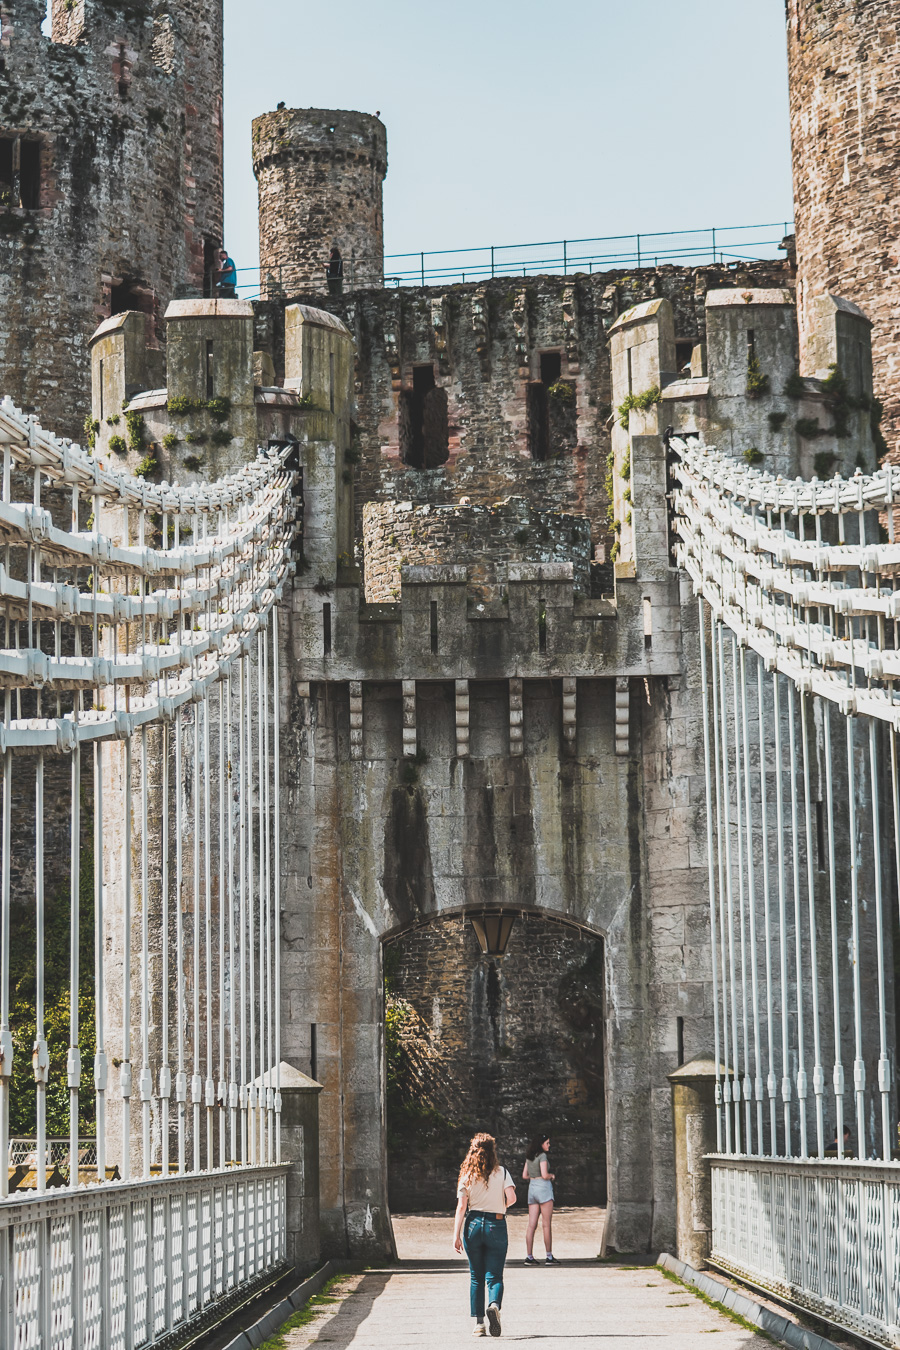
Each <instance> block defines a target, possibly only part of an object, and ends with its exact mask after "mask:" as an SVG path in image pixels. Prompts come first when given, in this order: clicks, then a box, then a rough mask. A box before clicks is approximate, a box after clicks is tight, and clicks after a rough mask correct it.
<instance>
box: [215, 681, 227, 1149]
mask: <svg viewBox="0 0 900 1350" xmlns="http://www.w3.org/2000/svg"><path fill="white" fill-rule="evenodd" d="M217 688H218V692H219V854H218V856H219V1081H218V1083H217V1084H216V1103H217V1107H216V1110H217V1115H218V1118H219V1166H220V1167H224V1166H225V1161H226V1159H227V1157H228V1152H227V1142H226V1131H225V1125H226V1111H227V1107H228V1082H227V1079H226V1075H225V1052H226V1045H225V906H226V895H227V891H226V888H225V864H226V858H227V854H226V849H225V837H226V836H225V796H226V789H227V786H228V766H227V763H226V760H225V683H224V681H222V680H220V681H219V683H218V685H217Z"/></svg>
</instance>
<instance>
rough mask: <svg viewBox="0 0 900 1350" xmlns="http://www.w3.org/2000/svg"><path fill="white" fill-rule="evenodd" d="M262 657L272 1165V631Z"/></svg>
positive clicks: (270, 1143) (271, 1150) (269, 1155)
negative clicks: (270, 770)
mask: <svg viewBox="0 0 900 1350" xmlns="http://www.w3.org/2000/svg"><path fill="white" fill-rule="evenodd" d="M262 657H263V681H262V688H263V757H262V762H263V770H264V775H263V780H264V789H265V801H264V806H263V810H264V815H265V833H264V836H263V837H264V838H265V859H264V861H265V878H266V884H265V890H264V894H265V912H266V1061H265V1063H266V1076H265V1083H266V1114H265V1121H266V1162H267V1163H271V1162H272V1160H273V1159H274V1156H275V1138H274V1128H273V1127H274V1123H275V1122H274V1118H273V1117H274V1107H275V1100H274V1097H275V1094H274V1091H273V1083H272V1043H273V1038H274V1029H273V1026H272V852H271V828H272V825H271V813H270V806H271V803H270V798H269V630H268V627H266V628H265V629H264V630H263V632H262Z"/></svg>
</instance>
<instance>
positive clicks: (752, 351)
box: [747, 328, 756, 365]
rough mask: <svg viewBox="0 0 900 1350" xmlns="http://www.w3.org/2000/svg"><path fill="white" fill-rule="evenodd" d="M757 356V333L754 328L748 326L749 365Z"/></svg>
mask: <svg viewBox="0 0 900 1350" xmlns="http://www.w3.org/2000/svg"><path fill="white" fill-rule="evenodd" d="M755 356H756V333H755V332H754V331H753V329H752V328H748V329H747V363H748V365H749V363H750V362H751V361H752V360H753V359H754V357H755Z"/></svg>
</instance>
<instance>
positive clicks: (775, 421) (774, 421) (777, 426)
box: [768, 412, 787, 431]
mask: <svg viewBox="0 0 900 1350" xmlns="http://www.w3.org/2000/svg"><path fill="white" fill-rule="evenodd" d="M768 420H769V430H770V431H780V430H781V428H782V427H783V426H784V424H785V422H786V421H787V413H786V412H770V413H769V419H768Z"/></svg>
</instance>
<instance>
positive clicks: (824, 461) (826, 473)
mask: <svg viewBox="0 0 900 1350" xmlns="http://www.w3.org/2000/svg"><path fill="white" fill-rule="evenodd" d="M836 460H837V456H836V455H835V454H833V453H832V452H831V451H830V450H820V451H819V453H818V454H817V455H816V456H815V457H814V458H813V471H814V473H815V475H816V477H817V478H830V477H831V470H832V469H833V468H834V466H835V462H836Z"/></svg>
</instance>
